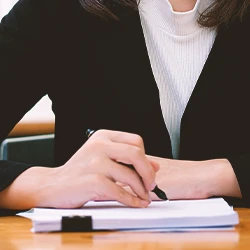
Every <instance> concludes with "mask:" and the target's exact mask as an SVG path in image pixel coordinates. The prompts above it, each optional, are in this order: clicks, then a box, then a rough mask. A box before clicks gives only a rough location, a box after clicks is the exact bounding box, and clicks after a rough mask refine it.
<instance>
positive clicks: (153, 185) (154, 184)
mask: <svg viewBox="0 0 250 250" xmlns="http://www.w3.org/2000/svg"><path fill="white" fill-rule="evenodd" d="M155 187H156V183H155V182H153V184H152V185H151V189H150V191H152V190H154V188H155Z"/></svg>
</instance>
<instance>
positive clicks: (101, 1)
mask: <svg viewBox="0 0 250 250" xmlns="http://www.w3.org/2000/svg"><path fill="white" fill-rule="evenodd" d="M79 1H80V4H81V5H82V6H83V8H84V9H85V10H87V11H88V12H90V13H91V14H94V15H95V16H98V17H101V18H103V19H106V20H107V19H110V18H111V19H115V20H118V19H119V18H118V17H117V15H115V14H114V12H113V11H112V9H113V7H114V6H116V5H120V6H124V7H127V8H129V9H131V10H137V9H138V4H137V1H136V0H79ZM249 6H250V0H215V1H214V2H213V4H212V5H211V6H210V7H209V8H208V9H207V10H205V11H204V12H203V13H201V15H200V18H199V20H198V23H199V24H200V25H202V26H204V27H219V26H221V25H226V26H227V25H229V24H230V23H232V22H234V21H237V20H238V21H242V20H243V17H244V15H245V14H246V12H247V10H248V8H249Z"/></svg>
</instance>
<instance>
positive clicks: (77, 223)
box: [62, 216, 93, 232]
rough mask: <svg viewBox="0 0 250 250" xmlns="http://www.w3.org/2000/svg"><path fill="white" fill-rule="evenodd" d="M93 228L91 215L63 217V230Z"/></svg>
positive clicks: (74, 230) (84, 230)
mask: <svg viewBox="0 0 250 250" xmlns="http://www.w3.org/2000/svg"><path fill="white" fill-rule="evenodd" d="M92 230H93V227H92V217H91V216H63V217H62V232H90V231H92Z"/></svg>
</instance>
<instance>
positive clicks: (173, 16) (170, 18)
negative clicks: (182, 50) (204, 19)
mask: <svg viewBox="0 0 250 250" xmlns="http://www.w3.org/2000/svg"><path fill="white" fill-rule="evenodd" d="M212 1H213V0H197V2H196V4H195V6H194V8H193V9H192V10H190V11H187V12H176V11H174V10H173V8H172V5H171V4H170V2H169V1H168V0H141V1H140V4H139V11H140V13H141V14H143V15H145V16H146V17H147V18H149V19H150V20H151V21H152V22H154V23H155V24H156V25H157V26H158V27H159V28H161V29H163V30H164V31H165V32H167V33H170V34H172V35H175V36H187V35H190V34H192V33H194V32H196V31H197V30H198V29H200V26H199V25H198V23H197V19H198V17H199V14H200V13H202V12H203V11H204V10H205V9H206V8H207V7H208V6H209V5H210V4H211V3H212Z"/></svg>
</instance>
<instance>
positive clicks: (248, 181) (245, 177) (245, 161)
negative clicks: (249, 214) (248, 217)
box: [227, 154, 250, 207]
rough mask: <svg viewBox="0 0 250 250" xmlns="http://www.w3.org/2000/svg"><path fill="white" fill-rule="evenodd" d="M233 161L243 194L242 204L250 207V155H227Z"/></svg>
mask: <svg viewBox="0 0 250 250" xmlns="http://www.w3.org/2000/svg"><path fill="white" fill-rule="evenodd" d="M227 159H228V161H229V162H230V163H231V165H232V167H233V170H234V173H235V175H236V178H237V181H238V183H239V187H240V190H241V194H242V199H241V200H242V205H243V206H244V207H250V155H249V154H244V155H237V156H230V157H227Z"/></svg>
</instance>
